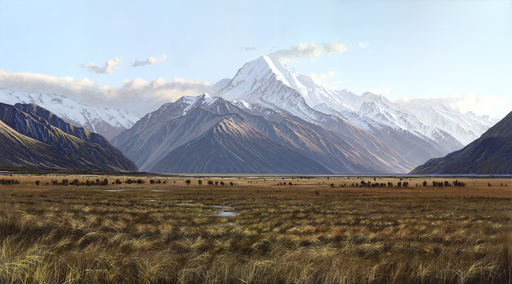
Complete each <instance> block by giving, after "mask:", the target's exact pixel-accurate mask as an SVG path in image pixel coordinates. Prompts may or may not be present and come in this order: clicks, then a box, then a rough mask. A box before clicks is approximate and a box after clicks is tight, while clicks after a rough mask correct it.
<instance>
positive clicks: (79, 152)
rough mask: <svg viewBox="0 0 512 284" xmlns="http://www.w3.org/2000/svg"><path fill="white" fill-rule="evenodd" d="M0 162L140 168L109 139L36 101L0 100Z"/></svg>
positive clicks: (49, 166)
mask: <svg viewBox="0 0 512 284" xmlns="http://www.w3.org/2000/svg"><path fill="white" fill-rule="evenodd" d="M0 145H2V147H0V153H1V155H0V166H2V167H27V168H40V169H72V170H90V171H121V172H134V171H138V169H137V167H136V166H135V164H134V163H133V162H132V161H130V160H128V159H127V158H126V157H125V156H124V155H123V154H122V153H121V151H119V150H117V149H116V148H114V147H113V146H112V145H111V144H110V143H109V142H108V140H107V139H105V138H104V137H102V136H101V135H98V134H96V133H91V132H89V131H87V130H86V129H84V128H81V127H75V126H73V125H72V124H70V123H67V122H65V121H64V120H62V119H60V118H59V117H58V116H56V115H55V114H53V113H52V112H50V111H48V110H46V109H43V108H41V107H39V106H37V105H35V104H16V105H14V106H13V105H8V104H3V103H0Z"/></svg>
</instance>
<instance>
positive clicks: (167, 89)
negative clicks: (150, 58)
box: [0, 69, 212, 117]
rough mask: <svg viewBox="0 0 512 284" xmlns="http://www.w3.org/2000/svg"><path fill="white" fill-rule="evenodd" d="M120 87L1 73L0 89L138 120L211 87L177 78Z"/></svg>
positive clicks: (125, 82) (139, 81) (132, 82)
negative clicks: (110, 110)
mask: <svg viewBox="0 0 512 284" xmlns="http://www.w3.org/2000/svg"><path fill="white" fill-rule="evenodd" d="M121 83H122V85H121V86H119V87H113V86H109V85H98V84H97V83H96V82H94V81H92V80H90V79H88V78H83V79H74V78H71V77H64V78H62V77H55V76H51V75H44V74H34V73H13V72H8V71H4V70H2V69H0V88H5V89H12V90H17V91H24V92H33V93H55V94H59V95H63V96H66V97H68V98H70V99H72V100H75V101H77V102H79V103H83V104H87V105H90V106H93V107H110V108H114V109H118V108H121V109H125V110H127V111H129V112H131V113H132V114H134V115H136V116H139V117H142V116H144V115H145V114H146V113H148V112H151V111H154V110H155V109H157V108H158V107H160V106H161V105H162V104H164V103H167V102H172V101H175V100H177V99H179V98H180V97H181V96H198V95H201V94H202V93H205V92H209V91H210V90H211V87H212V84H211V83H210V82H207V81H199V80H190V79H184V78H179V77H174V78H172V79H171V80H170V81H167V80H165V79H163V78H158V79H154V80H151V81H149V82H148V81H146V80H144V79H141V78H137V79H134V80H127V79H125V80H123V81H122V82H121ZM140 102H144V103H140Z"/></svg>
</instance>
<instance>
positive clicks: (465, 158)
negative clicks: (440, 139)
mask: <svg viewBox="0 0 512 284" xmlns="http://www.w3.org/2000/svg"><path fill="white" fill-rule="evenodd" d="M411 174H512V112H511V113H509V114H508V115H507V116H506V117H505V118H503V119H502V120H501V121H499V122H498V123H497V124H496V125H494V126H493V127H491V128H490V129H489V130H487V131H486V132H485V133H484V134H483V135H482V136H481V137H480V138H478V139H477V140H475V141H473V142H472V143H470V144H469V145H467V146H466V147H464V148H463V149H461V150H459V151H456V152H453V153H451V154H449V155H447V156H446V157H444V158H438V159H432V160H430V161H428V162H427V163H425V164H424V165H421V166H419V167H417V168H416V169H414V171H412V172H411Z"/></svg>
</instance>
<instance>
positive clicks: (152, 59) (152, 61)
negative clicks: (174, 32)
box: [132, 54, 167, 67]
mask: <svg viewBox="0 0 512 284" xmlns="http://www.w3.org/2000/svg"><path fill="white" fill-rule="evenodd" d="M166 59H167V55H165V54H164V55H162V57H153V56H150V57H148V58H147V59H146V60H144V61H142V60H138V59H137V60H135V62H133V63H132V66H133V67H139V66H146V65H153V64H155V63H157V62H162V61H164V60H166Z"/></svg>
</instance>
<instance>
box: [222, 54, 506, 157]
mask: <svg viewBox="0 0 512 284" xmlns="http://www.w3.org/2000/svg"><path fill="white" fill-rule="evenodd" d="M291 90H293V91H291ZM214 95H216V96H221V97H223V98H224V99H226V100H230V101H244V102H247V103H250V104H253V105H255V104H259V105H262V106H264V107H269V108H273V109H275V110H278V109H284V110H286V111H288V112H290V113H291V114H293V115H295V116H298V117H300V118H302V119H304V120H306V121H308V122H311V123H315V124H318V125H321V126H323V127H329V125H326V123H325V122H326V120H328V119H329V118H328V116H327V115H334V116H337V117H340V118H342V119H344V120H346V121H348V122H350V123H351V124H353V125H354V126H356V127H362V128H363V129H366V130H370V129H369V128H368V127H367V125H368V122H369V123H370V124H371V125H373V126H374V128H373V129H371V131H379V130H383V131H385V132H386V131H388V129H393V130H394V131H396V132H397V133H398V135H400V134H401V133H405V132H409V133H411V134H412V135H415V136H417V137H418V138H419V139H422V140H425V141H427V143H429V144H430V145H431V148H432V147H433V148H434V149H437V150H436V151H438V152H441V154H442V155H444V154H447V153H449V152H451V151H454V150H458V149H460V148H462V147H463V146H464V144H467V143H469V142H470V141H472V140H474V139H475V138H476V137H478V135H480V134H482V133H483V132H484V131H485V130H486V129H488V128H489V127H490V126H492V125H493V124H494V123H495V122H496V121H493V120H492V119H489V118H486V117H478V116H475V115H468V114H462V113H461V112H459V111H458V110H455V109H452V108H448V107H445V106H443V107H439V108H432V107H430V106H429V107H426V106H425V105H424V104H413V103H412V102H411V103H409V102H401V103H400V104H398V103H395V102H391V101H389V100H388V99H386V98H385V97H383V96H377V95H374V94H372V93H368V92H367V93H364V94H363V95H361V96H357V95H355V94H353V93H351V92H348V91H346V90H342V91H333V90H329V89H327V88H325V87H323V86H321V85H320V84H318V83H316V82H315V81H314V80H313V79H312V78H310V77H308V76H304V75H300V74H298V73H297V72H295V70H293V69H292V68H290V67H288V66H286V65H285V64H283V63H281V62H279V61H277V60H274V59H271V58H270V57H267V56H261V57H259V58H257V59H255V60H253V61H251V62H248V63H246V64H245V65H244V66H243V67H242V68H241V69H240V70H238V72H237V73H236V75H235V76H234V77H233V79H232V80H231V81H230V82H228V83H226V80H223V81H222V82H219V83H218V84H216V86H215V93H214ZM299 97H300V98H302V101H301V100H300V99H299ZM327 106H328V107H327ZM326 108H329V109H332V110H333V111H334V113H333V112H329V111H327V110H326ZM279 111H280V110H279ZM341 113H343V114H344V115H340V114H341ZM384 128H387V129H384ZM463 143H464V144H463ZM429 151H430V150H427V153H429V156H430V157H429V158H431V157H434V156H436V157H438V156H439V155H437V153H435V151H434V152H432V153H430V152H429ZM423 161H425V160H423Z"/></svg>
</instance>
